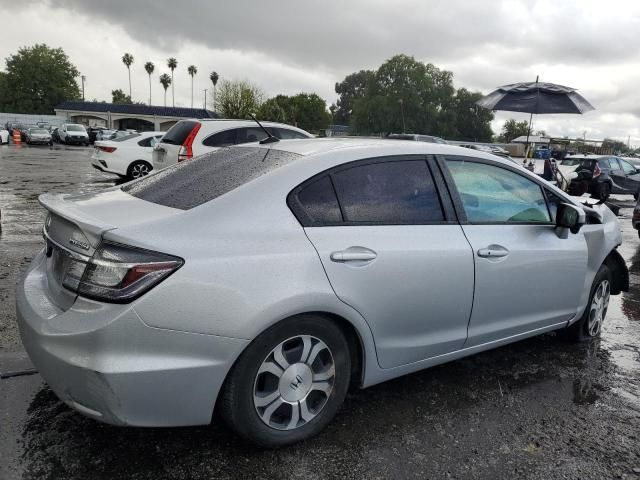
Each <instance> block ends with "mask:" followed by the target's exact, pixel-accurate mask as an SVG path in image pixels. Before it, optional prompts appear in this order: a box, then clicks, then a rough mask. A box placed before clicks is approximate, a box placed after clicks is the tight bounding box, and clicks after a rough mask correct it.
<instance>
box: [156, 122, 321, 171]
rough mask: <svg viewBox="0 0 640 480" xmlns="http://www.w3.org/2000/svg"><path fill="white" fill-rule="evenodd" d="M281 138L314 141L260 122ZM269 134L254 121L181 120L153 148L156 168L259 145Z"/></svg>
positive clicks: (284, 127)
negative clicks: (255, 144)
mask: <svg viewBox="0 0 640 480" xmlns="http://www.w3.org/2000/svg"><path fill="white" fill-rule="evenodd" d="M260 123H261V124H262V125H263V126H264V127H265V128H266V129H267V130H269V131H270V133H271V134H272V135H273V136H274V137H277V138H279V139H283V140H285V139H293V138H312V137H313V135H311V134H310V133H309V132H305V131H304V130H302V129H300V128H296V127H292V126H291V125H285V124H283V123H274V122H260ZM265 138H267V134H266V133H265V132H264V130H263V129H262V128H260V126H259V125H258V124H257V123H256V122H254V121H253V120H219V119H210V120H209V119H205V120H195V119H194V120H180V121H179V122H178V123H176V124H175V125H174V126H173V127H171V128H170V129H169V130H168V131H167V133H165V135H164V136H163V137H162V140H161V141H160V142H159V143H158V144H157V145H156V146H155V147H154V149H153V168H154V169H156V170H157V169H160V168H164V167H167V166H169V165H173V164H174V163H178V162H182V161H183V160H189V159H191V158H193V157H197V156H198V155H202V154H203V153H207V152H211V151H213V150H217V149H219V148H222V147H229V146H231V145H239V144H242V143H251V142H259V141H261V140H264V139H265Z"/></svg>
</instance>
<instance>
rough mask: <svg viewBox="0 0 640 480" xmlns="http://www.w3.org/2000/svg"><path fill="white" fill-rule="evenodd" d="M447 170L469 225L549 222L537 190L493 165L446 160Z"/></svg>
mask: <svg viewBox="0 0 640 480" xmlns="http://www.w3.org/2000/svg"><path fill="white" fill-rule="evenodd" d="M447 166H448V167H449V171H450V172H451V175H452V177H453V181H454V182H455V184H456V188H457V189H458V193H459V194H460V197H461V199H462V204H463V206H464V210H465V213H466V214H467V219H468V220H469V221H470V222H478V223H492V222H507V223H508V222H526V223H548V222H550V221H551V217H550V216H549V211H548V209H547V204H546V202H545V199H544V196H543V194H542V189H541V188H540V186H539V185H538V184H537V183H535V182H533V181H532V180H529V179H528V178H525V177H523V176H522V175H519V174H517V173H515V172H512V171H510V170H507V169H505V168H501V167H496V166H493V165H488V164H483V163H476V162H465V161H462V160H447Z"/></svg>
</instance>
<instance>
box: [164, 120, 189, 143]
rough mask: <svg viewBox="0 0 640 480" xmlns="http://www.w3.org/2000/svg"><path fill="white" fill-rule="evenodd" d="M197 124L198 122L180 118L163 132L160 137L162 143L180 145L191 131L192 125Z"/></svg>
mask: <svg viewBox="0 0 640 480" xmlns="http://www.w3.org/2000/svg"><path fill="white" fill-rule="evenodd" d="M197 124H198V122H194V121H192V120H180V121H179V122H178V123H176V124H175V125H174V126H173V127H171V128H170V129H169V130H168V131H167V133H165V134H164V137H162V143H170V144H171V145H182V144H183V143H184V141H185V140H186V138H187V136H188V135H189V133H191V130H193V127H195V126H196V125H197Z"/></svg>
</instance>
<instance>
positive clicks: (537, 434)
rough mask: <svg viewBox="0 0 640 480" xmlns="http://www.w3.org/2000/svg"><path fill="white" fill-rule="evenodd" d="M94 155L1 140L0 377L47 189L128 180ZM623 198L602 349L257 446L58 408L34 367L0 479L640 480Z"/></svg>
mask: <svg viewBox="0 0 640 480" xmlns="http://www.w3.org/2000/svg"><path fill="white" fill-rule="evenodd" d="M89 155H90V149H87V148H82V147H62V146H55V147H53V148H49V147H27V146H22V147H16V146H1V147H0V211H1V214H2V217H1V226H2V231H1V232H0V372H7V371H16V370H20V369H24V368H28V367H29V366H30V364H29V360H28V357H27V356H26V355H25V354H24V352H23V351H22V346H21V344H20V339H19V336H18V334H17V329H16V325H15V312H14V286H15V282H16V281H17V279H18V276H19V274H20V272H21V271H22V270H23V269H24V268H26V266H27V265H28V262H29V260H30V259H31V257H32V256H33V255H34V254H35V252H36V251H37V250H38V249H39V248H40V247H41V244H42V240H41V235H40V232H41V228H42V221H43V217H44V212H43V210H42V209H41V208H40V207H39V206H38V203H37V197H38V195H39V194H40V193H44V192H74V191H87V192H88V191H97V190H100V189H103V188H105V187H108V186H112V185H114V182H115V181H116V179H117V177H114V176H110V175H107V174H103V173H100V172H98V171H96V170H94V169H93V168H92V167H91V165H90V163H89V160H88V159H89ZM615 201H616V203H618V204H619V205H621V206H622V208H621V210H620V221H621V226H622V229H623V234H624V242H623V245H622V247H621V248H620V251H621V253H622V255H623V256H624V258H625V259H626V261H627V263H628V265H629V268H630V271H631V291H630V292H629V293H626V294H623V295H621V296H617V297H613V298H612V302H611V305H610V309H609V312H608V314H607V319H606V323H605V327H604V331H603V334H602V338H601V339H600V340H598V341H597V342H595V343H592V344H590V345H574V344H570V343H567V342H566V341H564V340H563V339H562V338H560V336H558V335H555V334H548V335H543V336H540V337H537V338H533V339H529V340H525V341H522V342H519V343H516V344H513V345H510V346H507V347H503V348H499V349H496V350H493V351H490V352H486V353H482V354H479V355H475V356H473V357H469V358H466V359H463V360H459V361H456V362H452V363H449V364H447V365H442V366H439V367H435V368H431V369H429V370H425V371H422V372H419V373H416V374H413V375H408V376H405V377H402V378H399V379H396V380H393V381H390V382H387V383H384V384H382V385H377V386H374V387H371V388H369V389H366V390H358V391H354V392H351V393H350V394H349V395H348V397H347V400H346V403H345V405H344V407H343V408H342V410H341V411H340V412H339V414H338V415H337V417H336V418H335V419H334V421H333V423H331V425H330V426H329V427H328V428H327V429H326V430H325V431H324V432H322V433H321V434H320V435H319V436H317V437H315V438H313V439H311V440H309V441H307V442H304V443H301V444H298V445H295V446H293V447H289V448H286V449H282V450H275V451H271V450H260V449H257V448H255V447H252V446H250V445H247V444H246V443H244V442H243V441H241V440H240V439H238V438H237V437H236V436H235V435H234V434H233V433H231V432H230V431H229V430H228V429H227V428H226V427H225V426H224V424H223V423H222V422H221V421H220V420H219V419H216V420H217V421H214V424H213V425H212V426H209V427H198V428H174V429H139V428H118V427H111V426H108V425H103V424H100V423H97V422H95V421H93V420H90V419H87V418H84V417H83V416H81V415H79V414H77V413H75V412H73V411H72V410H70V409H69V408H68V407H66V406H65V405H64V404H62V403H61V402H60V401H58V400H57V398H56V397H55V395H54V394H53V393H52V392H51V391H50V390H49V389H48V388H47V386H46V384H45V383H44V382H43V380H42V379H41V378H40V376H39V375H37V374H36V375H29V376H20V377H13V378H9V379H4V380H0V479H2V480H12V479H89V478H90V479H107V478H108V479H111V478H127V479H161V478H168V479H191V478H278V479H279V478H282V479H285V478H286V479H289V478H305V479H315V478H347V479H350V478H354V479H356V478H358V479H359V478H363V479H364V478H366V479H375V478H403V479H404V478H487V479H497V478H505V479H510V478H531V479H547V478H548V479H551V478H563V479H564V478H567V479H600V478H602V479H609V478H628V479H633V478H639V479H640V289H639V288H638V286H639V284H640V240H639V239H638V234H637V232H636V231H635V230H633V229H632V228H631V212H632V206H633V203H632V201H631V198H630V197H620V198H617V199H616V200H615ZM532 288H535V287H532ZM558 288H562V286H560V285H559V286H558ZM534 293H535V292H532V294H534Z"/></svg>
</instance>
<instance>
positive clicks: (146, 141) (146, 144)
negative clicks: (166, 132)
mask: <svg viewBox="0 0 640 480" xmlns="http://www.w3.org/2000/svg"><path fill="white" fill-rule="evenodd" d="M154 138H155V137H147V138H143V139H142V140H140V141H139V142H138V145H140V146H141V147H150V146H151V140H154Z"/></svg>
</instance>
